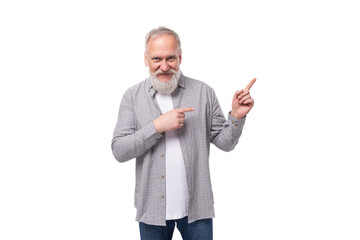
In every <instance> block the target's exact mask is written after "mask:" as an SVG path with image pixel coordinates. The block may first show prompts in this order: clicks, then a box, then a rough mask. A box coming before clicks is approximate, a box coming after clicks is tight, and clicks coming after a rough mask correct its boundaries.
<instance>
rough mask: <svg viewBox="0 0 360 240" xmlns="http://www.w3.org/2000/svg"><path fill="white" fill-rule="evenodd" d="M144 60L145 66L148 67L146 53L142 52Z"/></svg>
mask: <svg viewBox="0 0 360 240" xmlns="http://www.w3.org/2000/svg"><path fill="white" fill-rule="evenodd" d="M144 61H145V66H147V67H148V57H147V55H146V53H144Z"/></svg>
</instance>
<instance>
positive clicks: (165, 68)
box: [160, 59, 170, 72]
mask: <svg viewBox="0 0 360 240" xmlns="http://www.w3.org/2000/svg"><path fill="white" fill-rule="evenodd" d="M160 69H161V71H163V72H167V71H168V70H169V69H170V66H169V64H168V63H167V61H166V60H165V59H164V60H163V61H162V62H161V65H160Z"/></svg>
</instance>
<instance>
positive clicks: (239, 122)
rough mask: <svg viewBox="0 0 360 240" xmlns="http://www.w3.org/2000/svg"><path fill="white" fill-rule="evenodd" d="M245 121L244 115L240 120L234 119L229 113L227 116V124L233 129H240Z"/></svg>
mask: <svg viewBox="0 0 360 240" xmlns="http://www.w3.org/2000/svg"><path fill="white" fill-rule="evenodd" d="M245 120H246V115H245V116H244V117H243V118H241V119H237V118H234V117H233V116H232V115H231V114H230V112H229V114H228V121H229V124H230V125H234V126H235V127H240V128H242V127H243V126H244V124H245Z"/></svg>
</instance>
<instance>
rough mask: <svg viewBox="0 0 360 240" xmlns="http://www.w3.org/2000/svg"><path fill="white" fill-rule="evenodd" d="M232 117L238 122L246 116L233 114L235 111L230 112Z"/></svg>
mask: <svg viewBox="0 0 360 240" xmlns="http://www.w3.org/2000/svg"><path fill="white" fill-rule="evenodd" d="M230 115H231V116H232V117H233V118H236V119H238V120H240V119H242V118H244V117H245V116H246V115H244V116H241V115H236V114H233V111H230Z"/></svg>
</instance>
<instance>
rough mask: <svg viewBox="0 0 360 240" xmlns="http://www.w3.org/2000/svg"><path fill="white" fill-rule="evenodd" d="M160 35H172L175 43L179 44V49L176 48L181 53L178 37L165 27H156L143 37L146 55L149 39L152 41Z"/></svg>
mask: <svg viewBox="0 0 360 240" xmlns="http://www.w3.org/2000/svg"><path fill="white" fill-rule="evenodd" d="M161 34H170V35H172V36H173V37H174V38H175V40H176V41H177V43H178V44H179V47H178V51H181V42H180V37H179V35H178V34H177V33H176V32H175V31H173V30H171V29H169V28H166V27H158V28H154V29H153V30H151V31H150V32H148V33H147V34H146V36H145V53H146V55H147V52H148V48H147V47H148V43H149V41H150V39H154V38H157V37H158V36H160V35H161Z"/></svg>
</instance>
